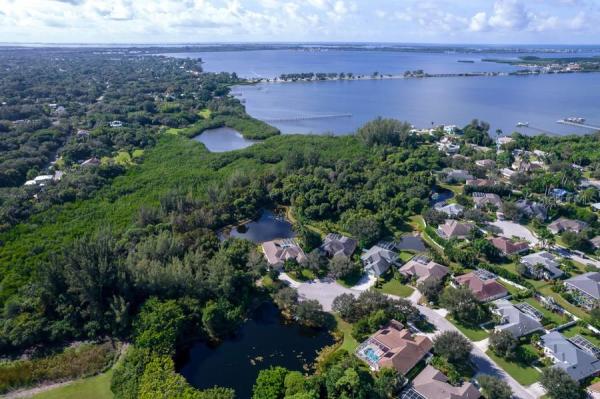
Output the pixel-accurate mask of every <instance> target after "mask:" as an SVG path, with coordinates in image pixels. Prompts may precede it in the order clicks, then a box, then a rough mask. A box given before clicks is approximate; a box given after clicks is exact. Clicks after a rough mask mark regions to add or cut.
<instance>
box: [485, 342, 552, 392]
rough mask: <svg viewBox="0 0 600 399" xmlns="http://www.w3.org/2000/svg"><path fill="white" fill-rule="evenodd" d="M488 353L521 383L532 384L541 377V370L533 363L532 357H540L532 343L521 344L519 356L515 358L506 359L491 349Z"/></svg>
mask: <svg viewBox="0 0 600 399" xmlns="http://www.w3.org/2000/svg"><path fill="white" fill-rule="evenodd" d="M486 354H487V355H488V356H489V357H491V358H492V359H493V360H494V361H495V362H496V363H497V364H498V365H499V366H500V367H502V369H504V371H506V372H507V373H508V374H510V375H511V376H512V377H513V378H514V379H515V380H517V381H518V382H519V383H520V384H523V385H531V384H533V383H535V382H537V381H538V380H539V378H540V372H539V371H537V370H536V369H535V368H534V367H533V366H532V364H531V363H532V362H531V359H536V358H538V357H539V355H538V353H537V352H536V350H535V348H534V347H533V346H532V345H531V344H524V345H520V346H519V347H518V348H517V358H516V359H515V360H506V359H504V358H502V357H499V356H496V355H495V354H494V353H493V352H492V351H491V350H488V351H487V352H486Z"/></svg>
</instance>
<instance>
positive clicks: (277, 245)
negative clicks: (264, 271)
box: [262, 238, 306, 269]
mask: <svg viewBox="0 0 600 399" xmlns="http://www.w3.org/2000/svg"><path fill="white" fill-rule="evenodd" d="M262 250H263V253H264V254H265V258H266V259H267V263H268V264H269V266H270V267H272V268H275V269H279V268H281V267H282V266H283V264H284V263H285V261H286V260H290V259H293V260H295V261H296V262H298V263H302V262H304V261H305V260H306V255H305V254H304V251H303V250H302V248H300V246H299V245H298V243H297V242H296V240H294V239H293V238H286V239H283V240H273V241H267V242H264V243H262Z"/></svg>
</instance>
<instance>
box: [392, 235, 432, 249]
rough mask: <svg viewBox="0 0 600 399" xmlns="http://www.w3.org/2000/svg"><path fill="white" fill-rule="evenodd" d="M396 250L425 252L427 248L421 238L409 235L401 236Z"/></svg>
mask: <svg viewBox="0 0 600 399" xmlns="http://www.w3.org/2000/svg"><path fill="white" fill-rule="evenodd" d="M396 248H397V249H399V250H400V251H416V252H425V251H427V247H426V246H425V243H424V242H423V240H422V239H421V237H419V236H411V235H407V236H403V237H402V238H401V239H400V241H398V242H397V243H396Z"/></svg>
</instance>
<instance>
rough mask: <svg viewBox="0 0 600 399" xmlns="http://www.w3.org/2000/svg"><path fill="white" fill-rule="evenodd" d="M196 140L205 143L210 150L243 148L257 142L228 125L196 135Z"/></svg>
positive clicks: (219, 150)
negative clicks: (246, 137)
mask: <svg viewBox="0 0 600 399" xmlns="http://www.w3.org/2000/svg"><path fill="white" fill-rule="evenodd" d="M194 140H196V141H199V142H201V143H202V144H204V145H205V146H206V148H207V149H208V151H210V152H226V151H233V150H241V149H242V148H247V147H250V146H251V145H252V144H254V143H255V141H253V140H248V139H245V138H244V136H242V134H241V133H240V132H238V131H237V130H234V129H231V128H228V127H219V128H216V129H208V130H205V131H204V132H202V133H201V134H200V135H198V136H196V137H194Z"/></svg>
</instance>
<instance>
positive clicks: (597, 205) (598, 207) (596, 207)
mask: <svg viewBox="0 0 600 399" xmlns="http://www.w3.org/2000/svg"><path fill="white" fill-rule="evenodd" d="M590 206H591V207H592V209H593V210H594V211H596V212H598V211H600V202H594V203H593V204H591V205H590Z"/></svg>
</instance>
